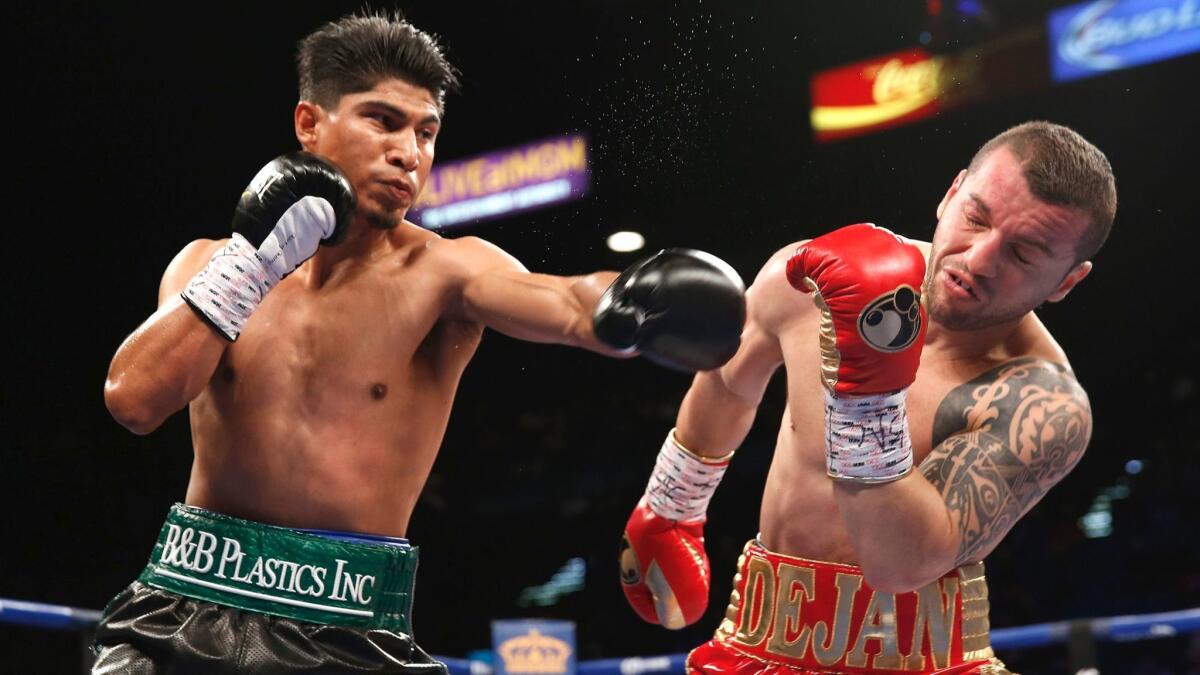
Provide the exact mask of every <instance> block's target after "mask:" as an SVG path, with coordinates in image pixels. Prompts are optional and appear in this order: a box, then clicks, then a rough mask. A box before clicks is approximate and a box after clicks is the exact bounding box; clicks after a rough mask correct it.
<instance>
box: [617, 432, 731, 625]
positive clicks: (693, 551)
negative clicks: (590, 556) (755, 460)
mask: <svg viewBox="0 0 1200 675" xmlns="http://www.w3.org/2000/svg"><path fill="white" fill-rule="evenodd" d="M732 457H733V453H732V452H731V453H729V454H728V455H725V456H724V457H715V458H714V457H702V456H700V455H698V454H696V453H694V452H692V451H690V450H688V449H687V448H685V447H683V445H681V444H680V443H679V441H678V440H676V438H675V430H674V429H672V430H671V432H670V433H668V434H667V439H666V440H665V441H663V445H662V449H661V450H660V451H659V453H658V460H657V461H656V462H655V464H654V471H653V472H652V473H651V474H650V482H649V484H648V485H647V486H646V494H645V495H643V497H642V499H641V500H640V501H638V505H637V507H636V508H634V510H633V514H632V515H631V516H629V521H628V522H627V523H626V524H625V537H624V539H622V541H621V555H620V564H621V588H622V590H624V591H625V598H626V599H628V600H629V604H630V606H632V607H633V610H634V611H635V612H637V614H638V616H640V617H642V619H644V620H646V621H648V622H650V623H653V624H660V625H662V626H663V627H664V628H670V629H677V628H683V627H684V626H687V625H689V624H692V623H695V622H696V621H698V620H699V619H700V617H701V616H702V615H703V614H704V609H705V608H706V607H707V606H708V589H709V584H710V582H711V577H712V574H711V571H710V568H709V563H708V554H707V553H705V551H704V520H705V513H706V512H707V511H708V503H709V501H711V500H712V496H713V493H714V492H716V489H717V485H718V484H720V482H721V478H722V477H723V476H724V475H725V470H726V469H727V468H729V460H730V459H731V458H732Z"/></svg>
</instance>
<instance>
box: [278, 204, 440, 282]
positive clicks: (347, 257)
mask: <svg viewBox="0 0 1200 675" xmlns="http://www.w3.org/2000/svg"><path fill="white" fill-rule="evenodd" d="M413 229H419V228H417V226H416V225H413V224H411V223H409V222H407V221H403V222H401V223H400V224H399V225H397V226H396V227H394V228H392V229H389V230H385V229H380V228H376V227H371V226H370V225H367V224H366V223H364V222H361V221H357V220H356V221H355V222H354V223H353V226H352V227H351V228H350V230H349V231H348V232H346V236H345V238H344V239H343V240H342V241H341V242H339V243H338V244H336V245H334V246H322V247H321V248H319V249H318V250H317V254H316V255H314V256H313V257H312V259H311V260H309V261H308V262H307V263H306V264H305V265H304V267H302V268H301V269H300V270H298V272H305V273H306V276H305V282H306V283H307V285H309V286H313V287H319V286H324V285H325V284H326V283H329V282H330V281H331V280H333V279H335V277H336V276H337V273H338V271H339V270H341V269H345V268H349V267H353V266H355V265H360V264H369V263H370V261H371V260H373V259H375V258H377V257H378V256H380V255H386V254H388V253H390V252H392V251H394V250H396V249H397V248H400V247H402V246H404V244H405V242H406V241H408V240H410V239H414V238H415V237H414V236H413V233H412V230H413Z"/></svg>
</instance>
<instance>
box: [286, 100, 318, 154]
mask: <svg viewBox="0 0 1200 675" xmlns="http://www.w3.org/2000/svg"><path fill="white" fill-rule="evenodd" d="M324 114H325V111H324V110H323V109H322V108H321V106H319V105H317V104H316V103H313V102H312V101H300V102H299V103H297V104H296V110H295V112H294V113H293V115H292V117H293V122H294V124H295V127H296V140H298V141H300V145H301V147H303V148H304V149H305V150H309V151H311V150H312V149H313V147H314V146H315V145H316V144H317V138H318V136H319V135H320V125H319V124H318V123H319V122H320V120H321V118H322V117H323V116H324Z"/></svg>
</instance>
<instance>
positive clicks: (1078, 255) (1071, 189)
mask: <svg viewBox="0 0 1200 675" xmlns="http://www.w3.org/2000/svg"><path fill="white" fill-rule="evenodd" d="M1002 147H1004V148H1008V149H1009V150H1010V151H1012V153H1013V155H1014V156H1016V158H1017V161H1019V162H1020V163H1021V172H1022V174H1023V175H1024V176H1025V182H1026V183H1027V184H1028V185H1029V191H1030V193H1032V194H1033V196H1034V197H1037V198H1038V199H1040V200H1041V201H1043V202H1046V203H1047V204H1057V205H1061V206H1069V207H1072V208H1076V209H1079V210H1080V211H1082V212H1084V213H1086V214H1087V215H1088V216H1089V219H1090V221H1091V222H1090V223H1089V224H1088V228H1087V230H1086V231H1085V233H1084V235H1083V237H1082V238H1081V239H1080V241H1079V243H1078V244H1077V245H1076V248H1075V259H1076V262H1080V261H1083V260H1088V259H1090V258H1092V257H1093V256H1094V255H1096V253H1097V252H1098V251H1099V250H1100V247H1101V246H1103V245H1104V241H1105V240H1106V239H1108V233H1109V231H1110V230H1112V224H1113V218H1114V217H1115V216H1116V213H1117V185H1116V179H1115V178H1114V177H1113V171H1112V166H1111V165H1110V164H1109V163H1108V158H1107V157H1105V156H1104V153H1103V152H1101V151H1100V149H1099V148H1097V147H1096V146H1094V145H1092V144H1091V143H1089V142H1088V141H1087V139H1085V138H1084V137H1083V136H1080V135H1079V134H1078V133H1077V132H1075V131H1074V130H1072V129H1069V128H1067V127H1065V126H1062V125H1061V124H1054V123H1052V122H1043V121H1033V122H1026V123H1024V124H1020V125H1017V126H1015V127H1012V128H1011V129H1008V130H1007V131H1004V132H1003V133H1001V134H999V135H998V136H996V137H995V138H993V139H991V140H990V141H988V142H987V143H984V144H983V147H981V148H980V149H979V151H978V152H976V153H975V156H974V157H973V158H972V159H971V164H970V166H968V167H967V171H968V173H969V172H971V171H974V170H975V169H976V168H977V167H978V166H979V164H980V163H981V162H982V161H983V160H984V158H986V157H987V156H988V155H990V154H991V153H992V151H994V150H996V149H997V148H1002Z"/></svg>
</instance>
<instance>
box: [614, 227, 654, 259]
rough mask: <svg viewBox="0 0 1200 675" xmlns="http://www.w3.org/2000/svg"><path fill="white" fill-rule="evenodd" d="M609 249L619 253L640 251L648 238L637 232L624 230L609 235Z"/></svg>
mask: <svg viewBox="0 0 1200 675" xmlns="http://www.w3.org/2000/svg"><path fill="white" fill-rule="evenodd" d="M606 243H607V244H608V247H609V248H610V249H612V250H614V251H616V252H617V253H630V252H632V251H640V250H641V248H642V247H643V246H645V245H646V238H645V237H643V236H642V235H640V234H638V233H637V232H631V231H629V230H622V231H620V232H613V233H612V234H610V235H608V240H607V242H606Z"/></svg>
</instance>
